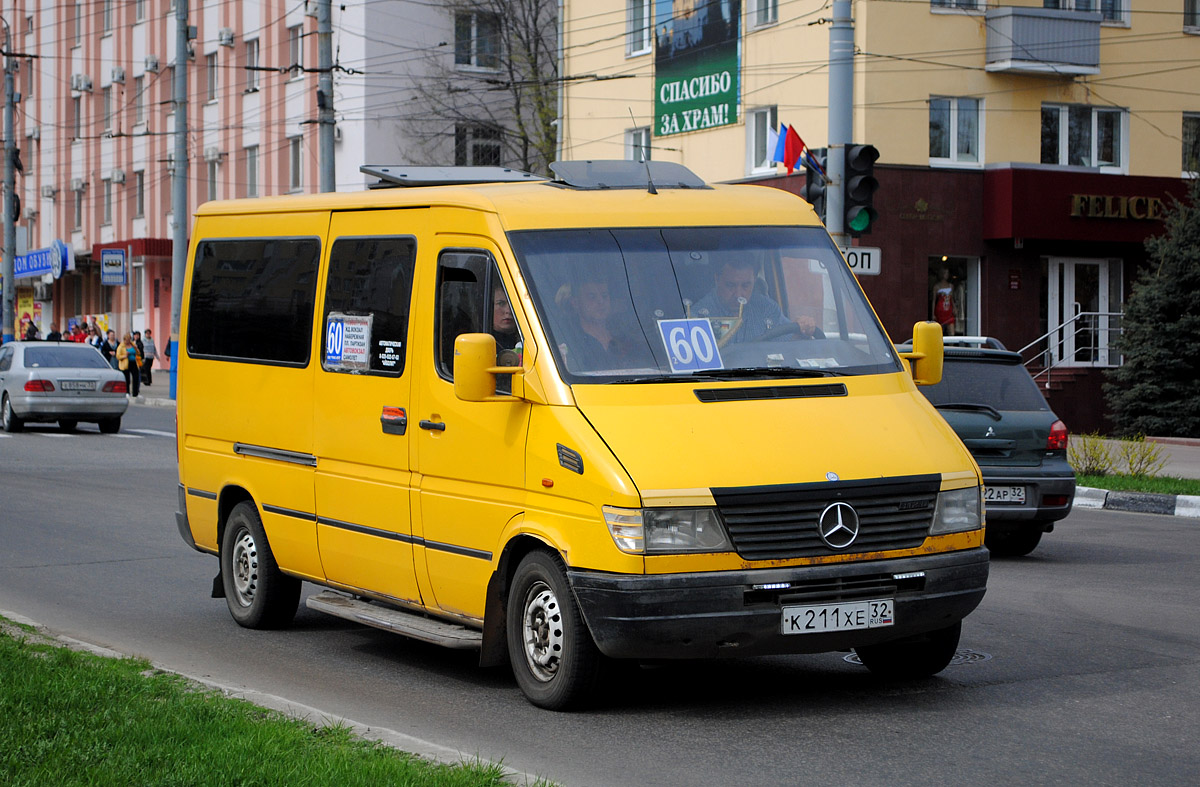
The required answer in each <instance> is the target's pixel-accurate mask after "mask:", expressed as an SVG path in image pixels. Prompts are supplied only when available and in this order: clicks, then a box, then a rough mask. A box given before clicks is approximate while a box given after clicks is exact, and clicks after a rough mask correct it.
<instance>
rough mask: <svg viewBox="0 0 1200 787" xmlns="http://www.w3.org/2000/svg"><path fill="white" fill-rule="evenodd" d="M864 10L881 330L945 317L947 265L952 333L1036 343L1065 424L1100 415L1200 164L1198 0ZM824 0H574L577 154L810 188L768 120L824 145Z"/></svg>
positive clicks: (866, 239) (957, 3)
mask: <svg viewBox="0 0 1200 787" xmlns="http://www.w3.org/2000/svg"><path fill="white" fill-rule="evenodd" d="M850 7H851V10H852V15H853V18H854V32H853V36H854V57H853V62H854V79H853V84H854V88H853V99H852V117H853V129H854V130H853V140H854V141H855V142H861V143H869V144H872V145H874V146H876V147H877V148H878V149H879V152H880V159H879V162H878V164H877V165H876V169H875V177H876V178H877V179H878V181H879V184H880V188H879V190H878V192H877V193H876V195H875V198H874V207H875V209H876V210H877V211H878V213H879V216H878V219H877V220H876V221H875V222H874V223H873V224H872V227H871V231H870V233H869V234H866V235H863V236H862V237H860V238H858V239H857V240H856V243H857V244H858V245H861V246H865V247H870V248H877V249H879V252H878V253H877V254H875V256H874V257H873V258H872V265H871V268H872V269H866V270H860V271H859V274H860V281H861V282H862V283H863V286H864V289H866V291H867V293H868V295H869V296H870V297H871V300H872V302H873V303H874V304H875V306H876V308H877V309H878V310H879V313H880V316H881V317H882V318H883V320H884V323H885V325H886V326H887V328H888V330H889V331H890V332H891V333H892V335H893V336H903V335H904V334H905V331H906V326H910V325H911V324H912V322H913V321H914V320H917V319H933V318H935V316H936V317H937V318H938V319H939V321H942V322H944V323H946V320H947V319H948V318H950V316H949V315H948V313H942V314H938V315H935V313H934V305H933V299H932V297H931V294H932V291H933V289H934V288H935V285H937V284H939V283H942V284H945V282H946V281H947V280H948V281H949V282H950V284H951V285H952V287H953V289H954V314H953V315H952V319H953V322H950V323H946V325H945V330H946V333H947V334H971V335H974V334H986V335H993V336H996V337H998V338H1000V339H1001V340H1002V341H1003V342H1004V343H1006V344H1007V345H1008V346H1009V347H1010V348H1012V349H1019V348H1022V347H1025V348H1026V349H1025V351H1024V354H1025V356H1026V357H1027V358H1028V359H1029V360H1030V365H1031V367H1032V368H1033V370H1034V371H1035V373H1037V372H1038V371H1039V370H1040V369H1046V368H1047V367H1048V368H1049V371H1042V372H1041V377H1040V378H1039V379H1041V380H1044V381H1046V382H1048V384H1049V388H1050V391H1051V394H1050V395H1051V402H1052V404H1053V405H1054V406H1055V408H1056V410H1058V411H1059V412H1060V414H1062V415H1063V417H1064V418H1065V419H1066V420H1067V422H1068V425H1069V426H1071V427H1072V428H1073V429H1084V428H1103V426H1104V416H1103V404H1102V401H1101V397H1100V394H1099V383H1100V381H1101V379H1102V375H1101V370H1102V369H1103V368H1104V367H1108V366H1112V365H1116V364H1118V363H1120V360H1121V359H1120V357H1119V356H1118V355H1117V353H1115V352H1113V351H1111V350H1110V347H1109V344H1110V342H1111V341H1112V340H1113V338H1115V337H1116V336H1117V335H1118V333H1119V331H1120V313H1121V309H1122V304H1123V302H1124V299H1125V297H1126V295H1127V294H1128V292H1129V288H1130V284H1131V282H1132V281H1133V279H1134V278H1135V277H1136V273H1137V270H1138V268H1139V266H1140V265H1142V264H1143V263H1144V262H1145V252H1144V250H1143V247H1142V241H1143V240H1144V239H1145V238H1146V237H1149V236H1152V235H1155V234H1157V233H1159V232H1161V230H1162V222H1161V212H1162V210H1163V208H1164V206H1165V205H1167V204H1169V202H1170V198H1171V197H1172V196H1176V197H1181V196H1182V195H1183V194H1184V193H1185V191H1186V183H1185V182H1184V179H1186V178H1189V177H1196V176H1197V171H1198V170H1200V0H1145V2H1141V3H1137V4H1136V5H1134V4H1132V2H1131V0H1045V1H1044V2H1041V3H1032V2H1024V3H1021V2H1017V3H1015V4H1010V5H1003V6H1002V5H995V4H987V3H984V2H983V0H855V1H854V2H853V3H851V4H850ZM832 15H833V13H832V8H831V5H830V4H827V3H826V2H824V0H741V1H740V2H739V0H674V2H671V0H657V2H652V0H592V1H591V2H588V3H578V2H565V7H564V11H563V19H562V31H563V40H562V45H563V74H564V75H565V79H564V91H563V93H564V95H563V120H562V123H563V127H562V148H563V150H562V156H561V157H562V158H564V159H583V158H636V157H638V156H640V155H642V151H647V152H648V154H649V156H650V157H651V158H654V159H659V160H667V161H677V162H679V163H682V164H684V165H685V166H687V167H688V168H690V169H692V170H693V171H695V172H696V173H698V174H699V175H700V176H701V177H703V178H704V179H706V180H708V181H713V182H716V181H723V182H724V181H745V180H755V181H759V182H762V183H763V184H764V185H772V186H776V187H780V188H784V189H788V190H791V191H796V192H799V191H800V189H801V187H802V186H803V185H804V171H803V169H800V170H799V171H798V173H797V174H795V175H793V176H791V177H788V176H787V175H786V173H785V171H784V169H783V167H782V166H781V165H780V164H777V163H775V162H774V161H773V160H772V158H773V154H774V137H773V131H774V130H775V129H778V128H779V127H780V126H781V125H782V124H786V125H788V126H791V127H793V128H794V129H795V130H796V131H797V132H798V134H799V136H800V137H801V138H802V139H803V140H804V142H805V143H807V145H808V146H809V147H810V148H817V149H819V148H822V147H824V146H825V145H826V142H827V138H828V128H829V111H828V107H829V98H830V96H829V60H830V24H829V23H830V22H831V17H832ZM835 98H837V97H835ZM706 102H707V104H709V105H714V104H722V103H724V104H726V105H727V106H724V107H721V106H705V104H706ZM1047 378H1049V379H1048V380H1047ZM1064 384H1065V385H1067V386H1068V387H1069V388H1070V389H1071V390H1072V393H1071V395H1070V396H1066V395H1062V394H1058V393H1056V392H1057V391H1058V390H1059V387H1060V386H1061V385H1064Z"/></svg>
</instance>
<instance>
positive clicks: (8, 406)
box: [2, 396, 13, 430]
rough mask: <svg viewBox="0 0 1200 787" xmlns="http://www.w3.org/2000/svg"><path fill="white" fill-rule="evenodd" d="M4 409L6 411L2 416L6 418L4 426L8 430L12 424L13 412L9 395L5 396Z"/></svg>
mask: <svg viewBox="0 0 1200 787" xmlns="http://www.w3.org/2000/svg"><path fill="white" fill-rule="evenodd" d="M3 409H4V412H3V416H2V417H3V419H4V428H5V430H8V429H9V428H10V427H11V426H12V416H13V412H12V405H11V404H9V403H8V397H7V396H6V397H4V408H3Z"/></svg>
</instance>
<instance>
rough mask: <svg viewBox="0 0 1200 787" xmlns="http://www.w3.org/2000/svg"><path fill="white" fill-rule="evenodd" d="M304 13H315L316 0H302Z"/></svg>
mask: <svg viewBox="0 0 1200 787" xmlns="http://www.w3.org/2000/svg"><path fill="white" fill-rule="evenodd" d="M304 15H305V16H311V17H315V16H316V15H317V0H304Z"/></svg>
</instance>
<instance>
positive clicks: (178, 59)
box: [169, 0, 191, 399]
mask: <svg viewBox="0 0 1200 787" xmlns="http://www.w3.org/2000/svg"><path fill="white" fill-rule="evenodd" d="M190 38H191V29H190V28H189V27H188V0H175V170H174V172H172V173H171V219H172V221H174V224H175V226H174V227H172V228H171V230H172V231H171V343H170V348H171V385H170V392H169V395H170V397H171V398H172V399H174V398H175V375H176V370H177V369H178V368H179V316H180V314H181V313H182V311H183V277H184V272H185V270H186V269H187V238H188V206H187V201H188V200H187V189H188V153H187V128H188V124H187V110H188V103H187V99H188V97H187V65H188V39H190Z"/></svg>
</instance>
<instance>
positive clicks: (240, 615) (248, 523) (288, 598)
mask: <svg viewBox="0 0 1200 787" xmlns="http://www.w3.org/2000/svg"><path fill="white" fill-rule="evenodd" d="M221 582H222V584H223V585H224V587H225V602H226V603H227V604H228V605H229V614H231V615H233V619H234V620H236V621H237V622H238V625H241V626H245V627H246V628H250V629H277V628H286V627H287V626H289V625H291V622H292V619H293V618H294V617H296V608H297V607H298V606H300V580H298V579H296V578H295V577H289V576H287V575H286V574H284V573H283V572H282V571H280V570H279V565H278V564H277V563H276V562H275V555H274V554H272V552H271V545H270V544H268V543H267V534H266V531H264V530H263V526H262V519H260V518H259V516H258V509H257V508H256V507H255V506H254V504H253V503H251V502H248V501H243V502H241V503H238V504H237V505H236V506H234V507H233V510H232V511H230V512H229V518H228V519H226V520H225V535H224V536H223V537H222V538H221Z"/></svg>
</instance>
